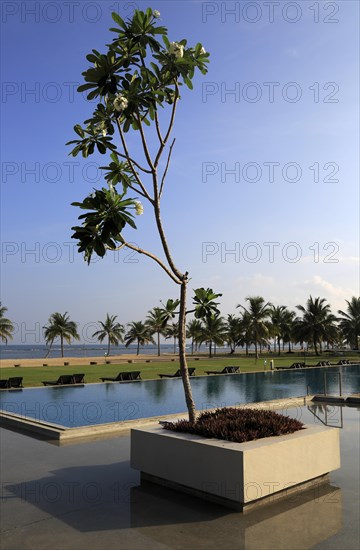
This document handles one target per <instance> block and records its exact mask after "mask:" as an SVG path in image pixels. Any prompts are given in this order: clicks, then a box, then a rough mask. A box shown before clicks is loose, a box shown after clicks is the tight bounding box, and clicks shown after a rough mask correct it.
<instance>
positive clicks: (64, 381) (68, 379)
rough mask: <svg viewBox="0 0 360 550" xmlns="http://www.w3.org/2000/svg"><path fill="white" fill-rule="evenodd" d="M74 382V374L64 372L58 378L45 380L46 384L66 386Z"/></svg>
mask: <svg viewBox="0 0 360 550" xmlns="http://www.w3.org/2000/svg"><path fill="white" fill-rule="evenodd" d="M73 383H74V381H73V375H72V374H62V375H61V376H59V378H58V379H57V380H45V382H43V384H44V386H65V385H68V384H73Z"/></svg>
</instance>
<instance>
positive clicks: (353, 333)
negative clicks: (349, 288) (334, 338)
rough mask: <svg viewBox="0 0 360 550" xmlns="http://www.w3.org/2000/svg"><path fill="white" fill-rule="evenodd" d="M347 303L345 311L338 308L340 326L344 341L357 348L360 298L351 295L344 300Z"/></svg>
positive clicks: (359, 326) (359, 327)
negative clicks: (348, 298)
mask: <svg viewBox="0 0 360 550" xmlns="http://www.w3.org/2000/svg"><path fill="white" fill-rule="evenodd" d="M345 301H346V303H347V308H346V311H342V310H341V309H339V310H338V313H340V315H342V317H340V318H339V321H340V323H339V324H340V328H341V330H342V332H343V334H344V336H345V338H346V341H347V342H348V343H349V344H350V346H351V347H352V348H353V349H356V350H358V349H359V336H360V298H356V297H355V296H353V297H352V298H351V300H350V302H349V301H348V300H345Z"/></svg>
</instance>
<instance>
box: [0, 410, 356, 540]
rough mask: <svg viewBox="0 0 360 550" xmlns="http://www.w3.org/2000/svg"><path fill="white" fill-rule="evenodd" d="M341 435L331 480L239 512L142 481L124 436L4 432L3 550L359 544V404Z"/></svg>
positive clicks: (348, 414)
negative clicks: (60, 437) (67, 440)
mask: <svg viewBox="0 0 360 550" xmlns="http://www.w3.org/2000/svg"><path fill="white" fill-rule="evenodd" d="M319 406H320V407H321V406H323V405H319ZM303 411H304V412H303V418H302V420H303V421H308V420H309V418H308V417H309V413H308V412H307V411H306V408H305V407H304V408H303ZM318 413H319V411H318ZM335 413H336V411H335V408H334V410H333V414H332V415H330V416H332V418H333V420H334V421H335V416H336V414H337V413H336V414H335ZM306 415H307V416H306ZM341 441H342V443H341V445H342V467H341V469H340V470H338V471H336V472H333V473H332V474H331V477H330V484H328V485H325V486H323V487H322V488H320V487H318V488H317V489H311V490H310V491H303V492H299V494H295V495H292V496H291V498H289V499H288V500H286V501H281V502H277V501H276V500H274V502H272V503H270V504H269V505H267V506H265V507H263V508H262V509H259V510H255V511H254V512H250V513H248V514H245V515H242V514H240V513H236V512H233V511H230V510H227V509H226V508H222V507H220V506H217V505H214V504H210V503H207V502H203V501H201V500H199V499H197V498H194V497H191V496H188V495H183V494H179V493H176V492H173V491H171V490H169V489H166V488H161V487H158V486H155V485H151V484H147V485H142V486H140V485H139V474H138V472H136V471H134V470H132V469H131V468H130V465H129V454H130V438H129V435H128V434H124V435H121V436H118V437H115V438H112V439H102V440H98V441H86V442H83V443H76V444H71V445H63V446H57V445H54V444H50V443H48V442H46V441H42V440H39V439H35V438H33V437H30V436H27V435H22V434H19V433H16V432H13V431H10V430H6V429H1V430H0V444H1V471H0V474H1V488H2V491H1V508H2V509H1V550H19V549H21V550H22V549H24V550H29V549H33V550H42V549H46V550H49V549H52V550H60V549H61V550H67V549H71V550H72V549H74V550H75V549H76V550H82V549H87V548H91V550H101V549H107V548H119V549H135V550H137V549H167V548H169V549H170V548H174V549H195V548H204V549H207V548H209V549H212V548H220V547H221V549H225V550H227V549H229V550H232V549H243V548H244V549H246V550H270V549H271V550H272V549H273V550H281V549H286V550H303V549H310V548H316V549H334V550H335V549H336V550H339V549H344V550H345V549H346V550H353V549H354V550H355V549H356V550H357V549H358V547H359V543H360V539H359V516H358V511H359V409H357V408H355V407H354V408H345V410H344V429H342V430H341ZM144 452H146V449H144ZM169 460H171V457H169ZM189 467H191V465H189ZM269 481H270V480H269Z"/></svg>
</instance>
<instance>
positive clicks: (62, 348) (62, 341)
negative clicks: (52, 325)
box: [60, 334, 64, 357]
mask: <svg viewBox="0 0 360 550" xmlns="http://www.w3.org/2000/svg"><path fill="white" fill-rule="evenodd" d="M60 345H61V357H64V337H63V335H62V334H61V335H60Z"/></svg>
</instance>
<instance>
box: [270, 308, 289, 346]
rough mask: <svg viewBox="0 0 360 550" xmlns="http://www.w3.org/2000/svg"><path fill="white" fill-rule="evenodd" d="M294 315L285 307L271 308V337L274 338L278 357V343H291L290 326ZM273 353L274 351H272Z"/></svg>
mask: <svg viewBox="0 0 360 550" xmlns="http://www.w3.org/2000/svg"><path fill="white" fill-rule="evenodd" d="M294 317H295V313H294V312H293V311H289V310H288V309H287V307H286V306H272V309H271V312H270V319H271V324H272V335H273V336H274V337H275V338H276V342H277V347H278V355H280V341H281V340H282V341H283V342H285V341H288V342H289V352H290V343H291V326H292V322H293V319H294ZM274 351H275V350H274Z"/></svg>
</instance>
